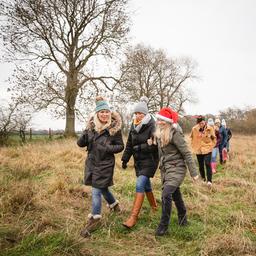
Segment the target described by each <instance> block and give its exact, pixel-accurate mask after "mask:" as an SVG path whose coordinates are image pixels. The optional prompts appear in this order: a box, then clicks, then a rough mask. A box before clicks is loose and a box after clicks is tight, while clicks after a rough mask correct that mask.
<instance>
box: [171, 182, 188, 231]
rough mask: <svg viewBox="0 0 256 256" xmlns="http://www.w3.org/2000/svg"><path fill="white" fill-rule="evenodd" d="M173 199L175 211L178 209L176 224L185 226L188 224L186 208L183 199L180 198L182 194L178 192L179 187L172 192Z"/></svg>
mask: <svg viewBox="0 0 256 256" xmlns="http://www.w3.org/2000/svg"><path fill="white" fill-rule="evenodd" d="M173 200H174V203H175V206H176V208H177V211H178V224H179V225H180V226H186V225H187V224H188V221H187V210H186V206H185V204H184V201H183V199H182V195H181V193H180V188H179V187H178V188H177V189H176V190H175V192H174V193H173Z"/></svg>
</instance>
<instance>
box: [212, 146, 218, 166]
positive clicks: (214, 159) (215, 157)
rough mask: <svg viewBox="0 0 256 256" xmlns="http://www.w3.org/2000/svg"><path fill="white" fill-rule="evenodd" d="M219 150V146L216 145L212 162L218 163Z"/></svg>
mask: <svg viewBox="0 0 256 256" xmlns="http://www.w3.org/2000/svg"><path fill="white" fill-rule="evenodd" d="M218 152H219V148H218V147H216V148H214V149H213V150H212V162H213V163H216V162H217V155H218Z"/></svg>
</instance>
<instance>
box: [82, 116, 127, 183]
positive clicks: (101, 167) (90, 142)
mask: <svg viewBox="0 0 256 256" xmlns="http://www.w3.org/2000/svg"><path fill="white" fill-rule="evenodd" d="M121 125H122V122H121V117H120V115H119V114H118V113H117V112H112V114H111V125H110V127H109V128H108V129H105V130H104V131H103V132H101V133H98V132H96V131H95V129H94V127H95V124H94V122H93V118H92V119H90V121H89V124H88V127H87V129H86V130H85V131H84V132H83V134H82V135H81V137H80V138H79V139H78V141H77V144H78V146H79V147H87V151H88V156H87V159H86V161H85V170H84V184H85V185H91V186H93V187H95V188H106V187H109V186H111V185H113V175H114V166H115V156H114V154H116V153H119V152H121V151H122V150H123V149H124V143H123V139H122V134H121Z"/></svg>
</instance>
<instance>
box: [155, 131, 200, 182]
mask: <svg viewBox="0 0 256 256" xmlns="http://www.w3.org/2000/svg"><path fill="white" fill-rule="evenodd" d="M170 138H171V139H170V142H169V144H168V145H166V146H164V147H161V146H160V141H158V152H159V158H160V166H159V168H160V170H161V178H162V185H170V186H174V187H179V186H180V185H181V183H182V182H183V180H184V178H185V176H186V171H187V168H186V165H187V166H188V169H189V172H190V175H191V177H195V176H197V171H196V165H195V162H194V160H193V158H192V154H191V152H190V150H189V149H188V146H187V143H186V141H185V138H184V135H183V133H182V130H181V128H180V127H178V128H174V127H172V129H171V131H170Z"/></svg>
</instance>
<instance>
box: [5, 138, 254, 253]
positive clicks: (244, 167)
mask: <svg viewBox="0 0 256 256" xmlns="http://www.w3.org/2000/svg"><path fill="white" fill-rule="evenodd" d="M231 146H232V152H231V154H230V161H229V162H227V163H226V165H225V166H224V167H223V166H219V167H218V173H217V174H216V175H214V177H213V182H214V185H213V188H212V189H209V188H208V187H207V186H206V185H205V184H203V183H201V182H198V183H195V184H193V183H192V182H191V180H190V178H189V177H187V178H186V180H185V182H184V184H183V185H182V191H183V194H184V199H185V202H186V205H187V208H188V217H189V221H190V225H189V226H188V227H186V228H184V229H182V228H180V227H179V226H178V225H177V214H176V211H175V210H174V214H173V216H172V220H171V226H170V235H169V236H167V237H163V238H161V239H159V238H158V239H156V238H155V236H154V230H155V228H156V226H157V223H158V221H159V218H160V210H159V211H158V212H157V213H156V214H155V215H153V214H151V213H150V209H149V205H148V203H147V202H146V203H144V205H143V208H142V212H141V215H140V221H139V223H138V225H137V226H136V227H135V229H134V230H133V231H131V232H128V231H127V230H125V229H124V228H123V227H122V225H121V223H122V221H123V220H124V219H125V217H126V216H127V215H128V214H129V211H130V208H131V205H132V202H133V195H134V183H135V176H134V171H133V168H132V163H130V164H129V167H128V169H127V170H125V171H124V170H121V166H120V156H121V154H119V155H118V156H117V159H116V171H115V184H116V185H115V186H114V187H113V188H112V189H113V191H114V194H115V195H116V196H117V198H118V199H119V200H120V202H121V204H122V208H123V210H124V212H123V213H122V214H121V215H115V214H112V213H109V211H108V209H107V208H106V206H105V205H104V206H103V227H102V229H101V230H99V231H97V232H95V234H94V235H93V236H92V237H91V238H90V239H82V238H80V237H79V230H80V229H81V228H82V226H83V225H84V224H85V222H86V216H87V214H88V213H89V212H90V207H91V192H90V191H91V190H90V188H89V187H85V186H83V185H82V178H83V168H84V159H85V154H86V153H85V151H84V150H82V149H79V148H78V147H77V146H76V143H75V141H74V140H63V141H58V142H56V141H55V142H51V143H42V144H27V145H25V146H23V147H21V146H20V147H16V148H14V147H12V148H1V149H0V255H22V254H24V255H138V254H139V252H140V255H216V256H217V255H255V254H256V214H255V209H256V172H255V163H256V137H251V136H250V137H249V136H234V137H233V138H232V145H231ZM153 186H154V190H155V194H156V196H157V199H158V201H159V202H160V198H161V185H160V176H159V172H158V173H157V175H156V176H155V177H154V179H153ZM36 248H37V249H36ZM128 252H129V253H128Z"/></svg>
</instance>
